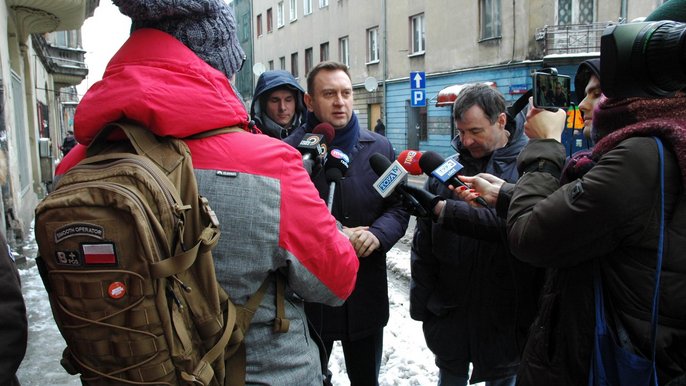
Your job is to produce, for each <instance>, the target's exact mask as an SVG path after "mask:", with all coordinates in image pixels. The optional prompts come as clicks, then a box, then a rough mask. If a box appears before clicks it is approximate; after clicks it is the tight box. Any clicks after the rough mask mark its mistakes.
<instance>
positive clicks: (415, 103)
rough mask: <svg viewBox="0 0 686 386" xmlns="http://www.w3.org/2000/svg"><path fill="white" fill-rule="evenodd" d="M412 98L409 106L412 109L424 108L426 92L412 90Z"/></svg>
mask: <svg viewBox="0 0 686 386" xmlns="http://www.w3.org/2000/svg"><path fill="white" fill-rule="evenodd" d="M411 93H412V97H411V98H410V105H411V106H412V107H424V106H426V90H424V89H422V90H412V91H411Z"/></svg>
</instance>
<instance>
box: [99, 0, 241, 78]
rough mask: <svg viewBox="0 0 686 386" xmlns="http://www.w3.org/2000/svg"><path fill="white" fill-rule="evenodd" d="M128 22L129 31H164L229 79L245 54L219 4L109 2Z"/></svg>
mask: <svg viewBox="0 0 686 386" xmlns="http://www.w3.org/2000/svg"><path fill="white" fill-rule="evenodd" d="M112 2H113V3H114V5H116V6H117V7H119V11H120V12H121V13H123V14H124V15H126V16H128V17H130V18H131V21H132V23H131V30H132V31H133V30H137V29H139V28H155V29H158V30H160V31H164V32H166V33H168V34H170V35H172V36H174V37H175V38H176V39H178V40H179V41H180V42H181V43H183V44H184V45H186V46H187V47H188V48H190V49H191V50H192V51H193V52H195V54H196V55H198V57H200V59H202V60H204V61H205V62H207V64H209V65H210V66H212V67H214V68H216V69H217V70H219V71H221V72H223V73H224V74H226V76H227V77H228V78H231V76H233V74H235V73H236V72H237V71H238V70H240V69H241V66H242V65H243V61H244V60H245V53H244V52H243V48H241V45H240V42H239V41H238V36H237V35H236V20H235V18H234V16H233V11H232V10H231V7H230V6H229V5H227V4H226V3H225V2H224V1H223V0H112Z"/></svg>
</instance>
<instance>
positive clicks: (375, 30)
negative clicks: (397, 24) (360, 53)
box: [367, 26, 379, 63]
mask: <svg viewBox="0 0 686 386" xmlns="http://www.w3.org/2000/svg"><path fill="white" fill-rule="evenodd" d="M378 61H379V27H378V26H377V27H372V28H370V29H368V30H367V63H376V62H378Z"/></svg>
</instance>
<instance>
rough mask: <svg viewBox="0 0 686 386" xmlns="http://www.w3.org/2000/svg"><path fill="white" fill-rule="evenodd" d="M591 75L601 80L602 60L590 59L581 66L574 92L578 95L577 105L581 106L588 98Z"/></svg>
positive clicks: (575, 80)
mask: <svg viewBox="0 0 686 386" xmlns="http://www.w3.org/2000/svg"><path fill="white" fill-rule="evenodd" d="M591 75H595V76H596V78H598V80H600V59H588V60H584V61H583V62H581V64H579V68H578V69H577V70H576V75H575V76H574V92H575V93H576V99H577V104H581V101H583V100H584V97H585V96H586V85H587V84H588V81H589V80H591Z"/></svg>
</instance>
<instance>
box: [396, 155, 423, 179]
mask: <svg viewBox="0 0 686 386" xmlns="http://www.w3.org/2000/svg"><path fill="white" fill-rule="evenodd" d="M420 158H422V152H421V151H419V150H403V151H402V153H400V155H399V156H398V162H400V165H402V167H403V168H405V170H407V172H408V173H410V174H412V175H413V176H418V175H421V174H422V168H421V167H419V159H420Z"/></svg>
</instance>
